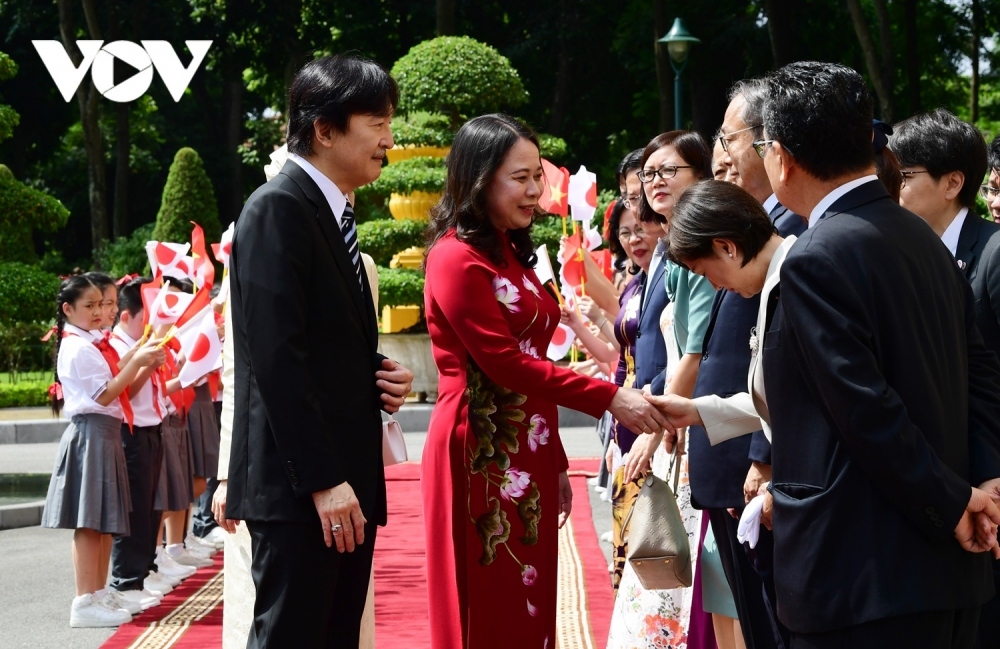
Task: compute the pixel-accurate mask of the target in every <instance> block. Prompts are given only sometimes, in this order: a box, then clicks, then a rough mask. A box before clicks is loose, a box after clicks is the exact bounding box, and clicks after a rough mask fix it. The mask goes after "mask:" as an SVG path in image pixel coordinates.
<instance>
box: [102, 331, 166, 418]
mask: <svg viewBox="0 0 1000 649" xmlns="http://www.w3.org/2000/svg"><path fill="white" fill-rule="evenodd" d="M108 342H109V343H111V346H112V347H114V348H115V351H116V352H118V355H119V356H121V357H122V358H124V357H125V354H127V353H128V351H129V350H130V349H132V348H133V347H135V344H136V342H138V341H136V340H135V339H134V338H132V336H129V335H128V334H127V333H125V330H124V329H123V328H122V326H121V325H118V326H117V327H115V329H114V334H113V335H112V336H111V338H110V340H108ZM158 398H159V397H158V396H157V395H156V392H155V390H154V389H153V377H152V376H150V377H149V378H148V379H147V380H146V381H145V382H144V383H143V384H142V387H141V388H139V391H138V392H130V393H129V403H130V404H131V405H132V414H133V419H132V423H133V424H134V425H136V426H142V427H147V426H159V425H160V422H161V421H163V417H161V416H159V415H158V414H156V407H154V405H153V402H154V400H155V399H158ZM157 405H160V404H157ZM160 412H164V410H163V409H162V407H161V409H160Z"/></svg>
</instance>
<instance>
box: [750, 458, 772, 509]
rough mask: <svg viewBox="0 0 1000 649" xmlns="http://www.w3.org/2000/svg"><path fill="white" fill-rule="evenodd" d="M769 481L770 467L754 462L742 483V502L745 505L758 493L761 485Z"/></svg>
mask: <svg viewBox="0 0 1000 649" xmlns="http://www.w3.org/2000/svg"><path fill="white" fill-rule="evenodd" d="M770 481H771V465H770V464H762V463H760V462H754V463H753V464H751V465H750V470H749V471H747V478H746V480H744V481H743V501H744V502H746V503H747V504H749V503H750V501H751V500H753V499H754V497H756V496H757V495H758V494H759V493H760V487H761V485H766V484H767V483H768V482H770Z"/></svg>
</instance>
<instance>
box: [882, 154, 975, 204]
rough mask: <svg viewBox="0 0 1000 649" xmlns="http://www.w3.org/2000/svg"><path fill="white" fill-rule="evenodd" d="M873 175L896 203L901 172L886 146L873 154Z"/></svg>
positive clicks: (901, 185) (897, 162)
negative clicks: (874, 174)
mask: <svg viewBox="0 0 1000 649" xmlns="http://www.w3.org/2000/svg"><path fill="white" fill-rule="evenodd" d="M875 173H876V175H878V179H879V180H881V181H882V184H883V185H885V189H886V191H888V192H889V196H892V200H894V201H896V202H897V203H898V202H899V191H900V190H901V189H902V188H903V172H902V169H900V166H899V160H898V159H897V158H896V154H895V153H893V152H892V149H890V148H889V147H887V146H886V147H882V148H881V149H880V150H878V151H876V152H875ZM978 189H979V185H976V190H977V191H978Z"/></svg>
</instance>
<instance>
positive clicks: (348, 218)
mask: <svg viewBox="0 0 1000 649" xmlns="http://www.w3.org/2000/svg"><path fill="white" fill-rule="evenodd" d="M340 233H341V234H343V235H344V243H345V244H347V256H348V257H350V258H351V263H353V264H354V272H355V273H357V274H358V286H360V287H362V291H363V290H364V284H363V283H362V281H361V251H360V250H358V228H357V226H355V224H354V210H353V209H352V208H351V204H350V203H348V204H347V205H346V206H344V215H343V216H342V217H340Z"/></svg>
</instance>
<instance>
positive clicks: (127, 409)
mask: <svg viewBox="0 0 1000 649" xmlns="http://www.w3.org/2000/svg"><path fill="white" fill-rule="evenodd" d="M68 336H77V334H75V333H71V332H69V331H64V332H63V338H66V337H68ZM79 337H80V336H77V338H79ZM93 344H94V347H97V349H98V351H100V352H101V356H103V357H104V361H105V362H106V363H107V364H108V367H109V368H110V369H111V378H115V377H116V376H118V363H119V361H121V357H119V356H118V352H116V351H115V348H114V347H112V346H111V343H109V342H108V339H107V338H104V337H102V338H101V340H100V341H93ZM118 401H119V403H121V404H122V412H123V413H125V421H127V422H128V429H129V432H133V431H132V424H133V421H134V419H135V417H134V415H133V414H132V404H131V403H129V400H128V387H127V386H126V388H125V389H124V390H122V392H121V394H119V395H118Z"/></svg>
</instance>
